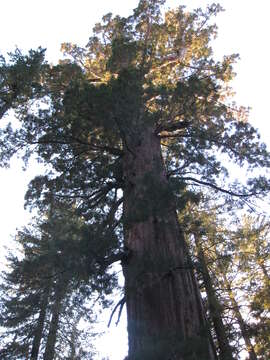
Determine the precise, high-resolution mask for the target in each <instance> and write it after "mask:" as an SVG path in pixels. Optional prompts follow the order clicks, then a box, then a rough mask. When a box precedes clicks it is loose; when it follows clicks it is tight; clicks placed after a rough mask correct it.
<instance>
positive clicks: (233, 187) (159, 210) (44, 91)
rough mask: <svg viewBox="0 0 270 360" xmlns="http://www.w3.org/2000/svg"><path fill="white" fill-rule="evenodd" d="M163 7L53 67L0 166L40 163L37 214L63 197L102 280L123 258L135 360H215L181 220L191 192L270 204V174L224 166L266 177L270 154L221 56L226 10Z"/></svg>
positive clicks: (96, 33) (106, 20)
mask: <svg viewBox="0 0 270 360" xmlns="http://www.w3.org/2000/svg"><path fill="white" fill-rule="evenodd" d="M164 2H165V1H164V0H141V1H140V2H139V5H138V7H137V8H136V9H135V10H134V12H133V14H132V15H131V16H130V17H127V18H122V17H119V16H115V17H113V16H112V15H111V14H107V15H105V16H104V17H103V19H102V22H101V23H99V24H97V25H96V26H95V28H94V29H93V36H92V37H90V39H89V42H88V44H87V46H86V47H85V48H79V47H77V46H75V45H72V44H63V46H62V48H63V51H64V53H65V54H66V55H67V58H66V60H64V61H61V62H60V63H59V64H58V65H56V66H49V65H48V64H47V63H46V62H44V61H43V62H42V63H41V64H40V68H39V71H38V72H37V73H35V83H34V84H33V89H35V88H36V83H37V82H38V84H40V86H41V88H39V89H38V91H37V92H35V91H30V95H29V101H28V102H27V101H24V102H23V103H21V104H19V105H18V106H17V107H16V103H15V105H13V107H14V106H15V107H16V108H17V115H18V118H19V120H20V121H21V126H20V127H17V128H15V129H12V127H11V126H8V127H7V128H6V129H3V130H2V134H1V145H2V147H1V149H2V151H1V158H2V160H3V162H5V163H6V162H7V161H8V159H9V157H10V156H11V155H12V154H14V152H16V151H17V149H19V150H20V151H24V154H23V156H24V158H25V159H27V158H28V157H29V156H30V155H31V154H33V153H35V154H36V155H37V156H38V158H39V160H41V161H43V162H44V163H45V164H48V165H49V167H48V169H49V170H48V173H47V174H46V175H45V176H40V177H37V178H35V179H34V180H33V181H32V182H31V183H30V186H29V190H28V192H27V195H26V200H27V202H28V204H29V205H32V206H33V205H37V206H39V207H40V208H46V206H47V205H48V204H49V203H50V202H51V199H52V198H65V199H66V201H70V203H72V204H73V206H76V208H77V212H78V213H79V214H80V215H81V216H82V217H83V218H84V219H85V221H87V222H88V224H89V225H91V226H92V228H93V229H92V234H94V235H93V236H97V237H98V238H99V239H100V244H101V245H102V244H103V243H104V244H105V245H106V246H107V251H106V252H105V255H104V246H101V247H102V248H103V252H102V255H100V254H99V250H100V249H99V247H98V246H97V248H96V249H95V251H94V258H95V261H96V263H98V264H99V266H100V271H102V269H105V268H106V266H107V265H109V264H111V263H112V262H113V261H114V260H117V259H118V260H119V259H120V258H122V266H123V273H124V277H125V302H126V306H127V318H128V336H129V359H130V360H135V359H147V360H148V359H160V360H161V359H162V360H163V359H176V360H188V359H193V360H198V359H200V360H202V359H204V360H211V359H215V353H214V350H213V348H212V346H211V341H210V339H209V331H208V329H207V324H206V322H205V316H204V313H203V308H202V305H201V299H200V294H199V291H198V288H197V283H196V281H195V278H194V275H193V272H192V266H191V263H190V259H189V254H188V249H187V245H186V243H185V240H184V234H183V232H182V230H181V228H180V227H179V223H178V220H177V211H181V209H183V207H184V205H185V202H186V201H187V199H190V198H192V199H195V200H197V201H198V200H199V197H198V192H195V190H194V189H193V190H194V191H191V190H192V189H191V187H190V185H192V184H194V185H197V186H210V187H212V188H213V189H214V190H215V191H220V192H221V193H223V194H225V195H226V196H229V197H234V196H237V198H238V199H240V200H241V199H243V200H245V199H246V198H247V197H250V196H251V197H252V196H260V195H265V194H266V192H267V191H268V189H269V183H268V181H267V180H266V179H265V178H264V177H263V176H257V177H251V178H250V179H248V181H247V182H246V183H243V184H237V183H235V182H234V183H233V184H230V183H229V181H228V178H227V175H228V171H227V169H226V166H225V164H223V163H221V159H224V158H225V155H227V156H228V157H230V158H231V159H233V160H234V161H235V162H236V163H237V164H239V165H241V166H244V165H248V168H249V170H252V169H254V168H263V167H268V166H269V154H268V153H267V151H266V149H265V146H264V145H263V144H260V142H259V136H258V134H257V132H256V130H255V129H254V128H252V127H251V126H250V125H249V124H248V123H247V122H246V119H245V112H244V111H243V110H242V109H241V108H239V109H237V108H235V106H229V105H228V104H225V101H226V96H227V93H229V90H228V82H229V81H230V80H231V79H232V77H233V72H232V64H233V62H234V61H235V58H236V57H235V56H226V57H224V59H223V60H222V61H221V62H217V61H215V60H214V58H213V56H212V49H211V46H210V42H211V39H212V38H213V37H214V36H215V35H216V27H215V26H214V25H212V23H211V22H208V20H209V19H210V18H211V16H214V15H216V14H217V12H218V11H219V10H220V8H219V6H217V5H212V6H210V7H208V8H207V9H206V10H205V11H202V10H201V9H199V10H196V11H194V12H193V13H187V12H185V10H184V8H182V7H179V8H177V9H175V10H169V11H167V12H166V13H165V15H162V13H161V6H162V5H163V4H164ZM30 88H31V84H30ZM10 107H12V106H11V105H10ZM219 155H222V156H219ZM224 184H225V185H224ZM74 204H75V205H74ZM109 239H113V240H112V241H113V245H112V246H111V245H110V241H109ZM116 242H118V245H117V246H118V251H116V248H117V247H116V246H115V244H116ZM121 254H123V256H121ZM91 256H92V257H91V259H92V260H91V261H93V251H92V253H91Z"/></svg>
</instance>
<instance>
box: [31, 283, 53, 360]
mask: <svg viewBox="0 0 270 360" xmlns="http://www.w3.org/2000/svg"><path fill="white" fill-rule="evenodd" d="M49 294H50V285H48V286H47V287H46V289H45V291H44V294H43V296H42V300H41V304H40V312H39V317H38V323H37V328H36V331H35V337H34V341H33V346H32V350H31V357H30V359H31V360H37V359H38V353H39V347H40V343H41V339H42V333H43V329H44V322H45V317H46V312H47V306H48V302H49Z"/></svg>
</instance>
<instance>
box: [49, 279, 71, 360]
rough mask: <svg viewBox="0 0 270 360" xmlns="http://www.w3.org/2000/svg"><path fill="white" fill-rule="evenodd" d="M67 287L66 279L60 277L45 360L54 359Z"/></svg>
mask: <svg viewBox="0 0 270 360" xmlns="http://www.w3.org/2000/svg"><path fill="white" fill-rule="evenodd" d="M65 289H66V282H65V281H64V280H62V281H61V279H60V280H59V282H58V284H57V285H56V290H55V299H54V304H53V307H52V316H51V321H50V328H49V334H48V337H47V342H46V348H45V353H44V360H53V359H54V355H55V343H56V335H57V330H58V327H59V317H60V311H61V305H62V300H63V296H64V293H65Z"/></svg>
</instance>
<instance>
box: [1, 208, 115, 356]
mask: <svg viewBox="0 0 270 360" xmlns="http://www.w3.org/2000/svg"><path fill="white" fill-rule="evenodd" d="M88 236H89V232H88V229H87V225H86V224H85V223H84V222H83V221H82V219H79V218H77V217H76V216H74V213H72V211H70V210H67V209H64V208H63V205H62V207H61V208H58V209H57V208H55V207H53V208H52V209H51V210H50V211H49V214H48V217H47V219H45V220H43V221H42V222H39V223H37V224H36V225H35V227H32V228H30V227H29V228H25V229H24V230H23V231H20V232H19V233H18V235H17V242H19V243H20V245H21V246H22V248H23V251H22V259H21V260H18V259H17V258H16V257H15V256H11V257H10V259H9V263H10V266H11V268H12V270H11V271H8V272H6V273H5V277H4V281H3V285H2V291H3V296H2V299H1V300H2V303H3V312H2V315H1V326H3V327H4V328H5V329H7V328H8V329H9V331H5V332H4V333H3V334H2V337H3V339H2V343H3V347H2V350H1V356H2V358H5V359H18V358H25V357H27V358H31V359H33V360H34V359H38V358H41V356H43V358H44V359H47V360H52V359H56V358H57V359H63V358H66V356H67V355H68V349H70V351H71V350H72V349H73V355H74V356H75V355H76V351H75V352H74V343H76V342H77V343H78V344H80V343H81V350H80V346H79V345H78V354H77V355H79V354H80V358H82V359H83V358H85V359H90V358H91V357H92V355H93V352H91V344H89V343H88V344H87V350H88V352H87V353H86V352H85V350H84V349H83V341H81V340H80V336H81V335H83V331H80V330H79V329H77V326H78V325H79V321H80V320H82V319H85V320H84V321H89V322H90V323H91V322H93V321H94V319H93V311H92V310H91V308H89V306H86V302H90V301H93V300H94V299H95V297H96V298H98V299H99V301H100V302H101V303H102V304H103V306H106V304H107V300H106V294H108V293H109V292H110V291H111V289H112V286H113V287H114V286H115V279H114V275H113V273H111V274H109V273H107V272H106V271H105V269H103V272H102V273H100V272H99V269H98V268H97V269H96V271H94V269H93V264H92V267H90V263H91V261H92V260H91V255H90V254H89V256H87V253H86V252H84V253H83V254H81V253H80V250H81V248H84V249H85V247H84V246H83V243H84V242H85V241H87V246H88V247H89V245H90V244H89V243H90V241H91V240H89V238H88ZM93 241H96V239H94V240H93ZM88 261H89V263H88ZM84 336H85V335H84ZM89 337H90V335H89ZM88 341H89V339H88ZM73 342H74V343H73ZM42 354H43V355H42Z"/></svg>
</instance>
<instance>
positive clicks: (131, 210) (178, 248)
mask: <svg viewBox="0 0 270 360" xmlns="http://www.w3.org/2000/svg"><path fill="white" fill-rule="evenodd" d="M137 134H139V135H138V136H137V137H136V136H135V135H134V134H133V137H132V138H131V137H130V138H127V139H126V143H125V148H124V151H125V155H124V167H123V171H124V179H125V189H124V216H125V218H124V220H125V245H126V246H127V248H128V249H129V250H130V253H131V256H130V258H129V260H128V262H127V263H126V264H125V265H124V269H123V270H124V276H125V281H126V285H125V290H126V305H127V317H128V337H129V360H135V359H138V360H139V359H140V360H150V359H155V360H169V359H170V360H173V359H174V360H191V359H192V360H212V359H214V358H215V357H214V353H213V350H212V348H211V345H210V341H209V337H208V329H207V328H206V322H205V317H204V314H203V309H202V304H201V299H200V295H199V292H198V287H197V284H196V281H195V278H194V275H193V273H192V270H191V268H190V265H189V261H188V255H187V251H186V244H185V241H184V237H183V234H182V233H181V231H180V228H179V224H178V219H177V214H176V209H175V202H174V199H173V197H172V194H171V192H170V189H169V184H168V181H167V178H166V174H165V170H164V164H163V160H162V156H161V147H160V141H159V138H158V137H157V136H156V135H155V134H154V131H153V130H152V129H151V127H147V126H145V127H144V128H143V131H141V132H140V133H139V132H137Z"/></svg>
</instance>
